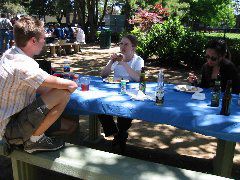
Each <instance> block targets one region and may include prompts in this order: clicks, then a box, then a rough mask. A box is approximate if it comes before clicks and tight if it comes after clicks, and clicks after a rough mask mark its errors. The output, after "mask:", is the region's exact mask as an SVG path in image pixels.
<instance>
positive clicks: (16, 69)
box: [0, 17, 77, 153]
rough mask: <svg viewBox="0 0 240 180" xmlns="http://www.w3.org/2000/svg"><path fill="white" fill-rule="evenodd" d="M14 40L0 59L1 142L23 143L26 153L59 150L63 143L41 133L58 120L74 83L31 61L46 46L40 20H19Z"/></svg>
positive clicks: (74, 85)
mask: <svg viewBox="0 0 240 180" xmlns="http://www.w3.org/2000/svg"><path fill="white" fill-rule="evenodd" d="M14 37H15V44H16V46H15V47H13V48H11V49H9V50H8V51H6V52H5V53H4V54H3V56H2V58H1V60H0V96H1V99H0V139H1V138H4V139H5V140H6V141H7V142H8V143H9V144H10V145H11V144H13V145H19V144H23V146H24V150H25V151H27V152H28V153H32V152H36V151H46V150H56V149H59V148H61V147H63V145H64V143H63V142H62V141H61V140H58V139H55V138H50V137H47V136H45V135H44V132H45V131H46V130H47V129H48V128H49V127H50V126H51V125H52V124H53V123H54V122H55V121H56V120H57V119H58V118H59V117H60V115H61V114H62V112H63V110H64V108H65V107H66V104H67V103H68V101H69V98H70V94H71V93H72V92H73V91H75V89H76V88H77V84H76V83H75V82H73V81H70V80H66V79H62V78H59V77H55V76H52V75H49V74H48V73H47V72H45V71H43V70H42V69H40V68H39V65H38V64H37V62H36V61H34V59H33V56H34V55H38V54H39V53H40V52H41V50H42V48H43V46H44V44H45V32H44V23H43V22H42V21H40V20H37V19H33V18H31V17H23V18H21V19H19V20H18V21H17V22H16V23H15V25H14ZM37 93H38V94H40V96H39V97H37V98H36V94H37Z"/></svg>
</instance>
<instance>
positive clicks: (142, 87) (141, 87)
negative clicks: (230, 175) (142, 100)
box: [139, 67, 146, 94]
mask: <svg viewBox="0 0 240 180" xmlns="http://www.w3.org/2000/svg"><path fill="white" fill-rule="evenodd" d="M139 90H140V91H142V92H143V93H144V94H145V91H146V77H145V68H144V67H142V69H141V74H140V82H139Z"/></svg>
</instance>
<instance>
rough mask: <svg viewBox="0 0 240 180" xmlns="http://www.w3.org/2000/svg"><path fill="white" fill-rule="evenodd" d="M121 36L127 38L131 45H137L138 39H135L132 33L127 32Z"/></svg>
mask: <svg viewBox="0 0 240 180" xmlns="http://www.w3.org/2000/svg"><path fill="white" fill-rule="evenodd" d="M123 38H127V39H129V41H130V42H131V43H132V46H133V47H137V45H138V40H137V37H136V36H134V35H132V34H127V35H125V36H123Z"/></svg>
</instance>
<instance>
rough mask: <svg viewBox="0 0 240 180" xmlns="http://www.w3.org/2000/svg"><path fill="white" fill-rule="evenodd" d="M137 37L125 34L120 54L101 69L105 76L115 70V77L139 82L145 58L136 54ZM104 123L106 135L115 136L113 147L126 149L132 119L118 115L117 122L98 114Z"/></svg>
mask: <svg viewBox="0 0 240 180" xmlns="http://www.w3.org/2000/svg"><path fill="white" fill-rule="evenodd" d="M136 47H137V38H136V37H135V36H133V35H131V34H129V35H126V36H124V37H123V38H122V39H121V42H120V52H121V54H120V56H119V55H118V54H116V53H115V54H112V55H111V57H110V61H109V62H108V64H107V65H106V66H105V67H104V68H103V70H102V71H101V76H102V77H103V78H106V77H108V76H109V75H110V74H111V72H112V71H113V72H114V79H122V78H123V79H126V80H130V81H135V82H139V81H140V73H141V69H142V67H144V60H143V59H142V58H141V57H140V56H138V55H137V54H136ZM98 118H99V121H100V122H101V124H102V127H103V130H104V133H105V136H107V137H108V136H111V135H113V136H114V139H113V141H112V146H113V148H115V147H116V148H120V150H121V152H122V153H123V152H124V150H125V146H126V142H127V138H128V133H127V130H128V129H129V128H130V127H131V124H132V119H130V118H125V117H117V124H116V123H115V122H114V120H113V117H112V116H110V115H105V114H102V115H98Z"/></svg>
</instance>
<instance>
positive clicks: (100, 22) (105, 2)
mask: <svg viewBox="0 0 240 180" xmlns="http://www.w3.org/2000/svg"><path fill="white" fill-rule="evenodd" d="M107 3H108V0H105V1H104V7H103V14H102V16H101V17H100V21H99V24H98V26H102V22H103V18H104V17H105V15H106V10H107Z"/></svg>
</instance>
